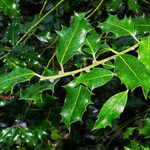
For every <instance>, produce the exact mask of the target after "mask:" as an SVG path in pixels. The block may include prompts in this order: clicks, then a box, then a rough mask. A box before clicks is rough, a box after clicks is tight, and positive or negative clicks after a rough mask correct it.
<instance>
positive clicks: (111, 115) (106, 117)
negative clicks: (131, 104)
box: [93, 91, 127, 130]
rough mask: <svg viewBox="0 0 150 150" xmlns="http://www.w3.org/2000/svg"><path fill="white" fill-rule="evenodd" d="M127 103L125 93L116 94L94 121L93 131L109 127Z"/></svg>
mask: <svg viewBox="0 0 150 150" xmlns="http://www.w3.org/2000/svg"><path fill="white" fill-rule="evenodd" d="M126 103H127V91H125V92H121V93H118V94H116V95H114V96H112V97H111V98H110V99H108V100H107V101H106V103H105V104H104V106H103V107H102V109H101V110H100V113H99V115H98V119H97V120H96V122H95V124H94V127H93V130H95V129H100V128H105V127H106V126H110V125H111V123H112V121H113V120H114V119H116V118H118V117H119V115H120V114H121V113H122V112H123V110H124V107H125V105H126Z"/></svg>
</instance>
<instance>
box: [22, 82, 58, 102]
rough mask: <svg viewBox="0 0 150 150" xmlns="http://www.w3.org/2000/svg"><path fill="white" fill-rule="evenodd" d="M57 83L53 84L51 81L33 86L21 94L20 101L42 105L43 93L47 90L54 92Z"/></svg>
mask: <svg viewBox="0 0 150 150" xmlns="http://www.w3.org/2000/svg"><path fill="white" fill-rule="evenodd" d="M55 83H56V82H55ZM55 83H53V84H52V83H50V82H49V81H45V82H40V83H35V84H32V85H30V86H29V87H27V88H26V89H24V90H23V91H22V92H21V95H20V99H24V100H26V101H33V102H34V103H35V104H42V103H43V100H42V92H43V91H46V90H51V91H54V86H55Z"/></svg>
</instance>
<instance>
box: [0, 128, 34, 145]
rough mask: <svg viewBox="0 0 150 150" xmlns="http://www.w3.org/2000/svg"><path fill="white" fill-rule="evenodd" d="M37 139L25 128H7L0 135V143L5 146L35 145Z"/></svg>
mask: <svg viewBox="0 0 150 150" xmlns="http://www.w3.org/2000/svg"><path fill="white" fill-rule="evenodd" d="M36 140H37V137H36V136H35V135H34V134H33V133H32V132H31V131H30V130H29V129H28V128H27V127H20V126H15V127H9V128H6V129H3V130H2V131H1V133H0V142H1V143H3V144H6V145H9V146H11V145H13V144H21V143H22V142H24V143H27V144H29V145H34V146H35V145H36Z"/></svg>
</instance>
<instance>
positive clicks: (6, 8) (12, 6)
mask: <svg viewBox="0 0 150 150" xmlns="http://www.w3.org/2000/svg"><path fill="white" fill-rule="evenodd" d="M1 11H2V12H3V13H4V14H6V15H8V16H9V17H12V18H16V17H18V16H19V13H20V11H19V4H18V0H1V6H0V12H1Z"/></svg>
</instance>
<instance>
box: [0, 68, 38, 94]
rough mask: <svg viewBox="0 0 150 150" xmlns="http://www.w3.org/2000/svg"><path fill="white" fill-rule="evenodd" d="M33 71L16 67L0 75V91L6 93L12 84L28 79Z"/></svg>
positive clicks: (11, 87)
mask: <svg viewBox="0 0 150 150" xmlns="http://www.w3.org/2000/svg"><path fill="white" fill-rule="evenodd" d="M34 75H35V73H34V72H33V71H31V70H29V69H25V68H19V67H16V69H15V70H13V71H11V72H10V73H8V74H6V75H3V76H1V77H0V93H6V92H9V91H11V92H12V90H13V86H14V85H16V84H18V83H21V82H25V81H28V80H30V78H31V77H33V76H34Z"/></svg>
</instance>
